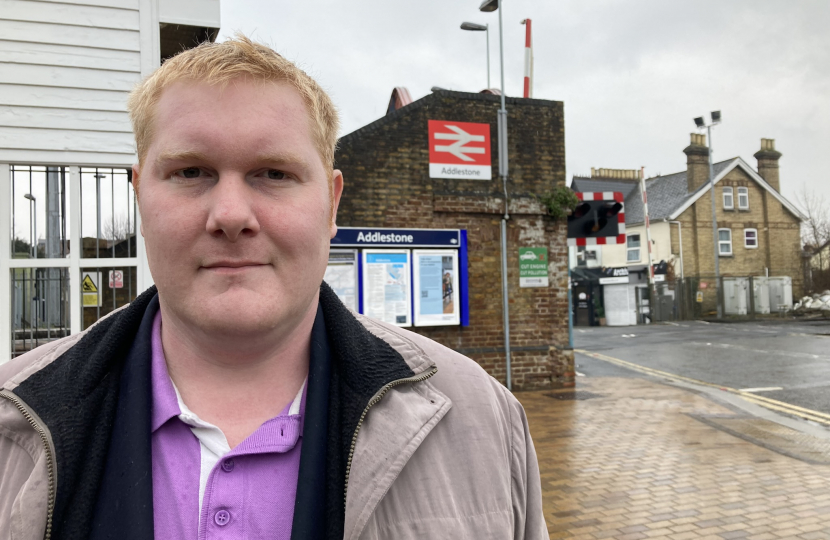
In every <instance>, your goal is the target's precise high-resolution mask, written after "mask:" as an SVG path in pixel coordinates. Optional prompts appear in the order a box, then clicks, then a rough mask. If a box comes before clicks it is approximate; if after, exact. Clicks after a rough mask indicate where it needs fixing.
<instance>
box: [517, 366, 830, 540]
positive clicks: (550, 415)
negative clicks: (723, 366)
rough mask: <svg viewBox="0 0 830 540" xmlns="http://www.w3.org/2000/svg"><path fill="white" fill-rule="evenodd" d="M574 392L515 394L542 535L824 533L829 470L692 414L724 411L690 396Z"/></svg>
mask: <svg viewBox="0 0 830 540" xmlns="http://www.w3.org/2000/svg"><path fill="white" fill-rule="evenodd" d="M586 391H587V392H589V393H593V394H598V396H597V397H593V398H590V399H586V400H558V399H553V398H551V397H549V396H550V395H551V392H525V393H518V394H517V397H518V398H519V400H520V401H521V402H522V404H523V405H524V406H525V409H526V410H527V413H528V419H529V423H530V430H531V433H532V435H533V439H534V441H535V444H536V451H537V453H538V456H539V465H540V468H541V472H542V489H543V492H544V502H545V517H546V519H547V523H548V531H549V532H550V538H551V539H559V538H571V539H574V540H598V539H603V538H616V539H621V540H637V539H648V538H658V539H666V538H671V539H674V540H700V539H712V540H722V539H733V538H747V539H749V538H751V539H756V540H777V539H781V538H793V539H803V540H814V539H830V466H826V465H824V466H822V465H812V464H809V463H805V462H803V461H800V460H797V459H794V458H791V457H787V456H784V455H781V454H779V453H776V452H773V451H771V450H767V449H765V448H763V447H760V446H757V445H755V444H752V443H750V442H746V441H745V440H743V439H740V438H737V437H734V436H732V435H729V434H727V433H724V432H722V431H720V430H718V429H715V428H713V427H710V426H709V425H707V424H704V423H702V422H700V421H698V420H695V419H694V418H692V417H690V416H688V415H689V414H704V415H705V414H715V415H717V414H722V415H724V414H726V415H728V414H734V411H732V410H730V409H728V408H726V407H724V406H721V405H719V404H717V403H715V402H713V401H711V400H709V399H707V398H706V397H705V396H703V395H699V394H696V393H694V392H690V391H686V390H683V389H679V388H676V387H672V386H668V385H663V384H659V383H656V382H652V381H648V380H643V379H630V378H591V379H584V378H580V379H579V386H578V388H577V395H580V394H579V392H586ZM560 392H561V391H557V392H555V393H556V394H559V393H560ZM565 392H568V391H565ZM560 397H561V396H560Z"/></svg>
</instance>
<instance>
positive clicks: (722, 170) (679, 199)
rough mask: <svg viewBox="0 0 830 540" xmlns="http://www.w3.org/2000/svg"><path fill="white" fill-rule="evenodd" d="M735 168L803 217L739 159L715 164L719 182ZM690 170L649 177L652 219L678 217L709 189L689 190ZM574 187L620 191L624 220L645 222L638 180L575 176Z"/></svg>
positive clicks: (648, 188)
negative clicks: (688, 175) (741, 170)
mask: <svg viewBox="0 0 830 540" xmlns="http://www.w3.org/2000/svg"><path fill="white" fill-rule="evenodd" d="M735 167H741V168H742V169H743V170H744V171H745V172H746V173H747V174H748V175H749V176H750V177H752V179H753V180H755V181H756V182H757V183H758V184H760V185H761V186H762V187H763V188H765V189H767V190H768V191H769V192H770V193H771V194H772V195H773V197H775V198H776V199H778V200H779V201H780V202H781V204H783V205H784V207H786V208H787V209H788V210H789V211H790V212H791V213H792V214H793V215H794V216H796V217H797V218H799V219H804V216H803V214H801V212H800V211H799V210H798V209H797V208H795V207H794V206H793V205H792V203H790V202H789V201H788V200H786V199H785V198H784V197H782V196H781V194H780V193H778V192H777V191H775V190H774V189H773V188H772V187H771V186H770V185H769V184H768V183H767V182H766V181H764V179H763V178H761V177H760V176H759V175H758V173H756V172H755V171H754V170H752V168H751V167H750V166H749V165H747V164H746V162H745V161H744V160H743V159H741V158H739V157H736V158H731V159H727V160H725V161H720V162H718V163H715V164H713V165H712V168H713V172H714V175H715V183H716V184H717V183H718V182H719V181H720V180H721V179H722V178H723V177H724V176H726V175H727V174H728V173H729V172H730V171H731V170H733V169H734V168H735ZM686 172H687V171H681V172H678V173H674V174H666V175H661V176H655V177H653V178H647V179H646V191H647V192H648V214H649V218H650V219H651V221H657V220H674V219H677V217H678V216H680V214H682V213H683V212H684V211H685V210H686V209H687V208H689V207H690V206H691V205H692V204H694V202H695V201H697V200H698V199H699V198H700V197H702V196H703V195H704V194H705V193H708V192H709V184H708V183H706V184H704V185H702V186H701V187H699V188H698V189H697V190H695V191H694V192H692V193H689V184H688V180H687V177H686ZM571 188H572V189H573V190H574V191H577V192H588V191H620V192H622V194H623V197H624V198H625V223H626V224H627V225H628V224H631V225H633V224H638V223H643V222H644V221H645V219H644V215H643V198H642V196H641V195H640V183H639V182H630V181H629V182H624V181H619V180H612V179H608V180H603V179H597V178H584V177H576V176H575V177H574V178H573V182H572V183H571Z"/></svg>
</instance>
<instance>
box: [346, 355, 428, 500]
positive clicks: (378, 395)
mask: <svg viewBox="0 0 830 540" xmlns="http://www.w3.org/2000/svg"><path fill="white" fill-rule="evenodd" d="M437 372H438V368H437V367H433V368H432V369H431V370H430V371H428V372H426V373H422V374H421V375H416V376H415V377H407V378H405V379H397V380H394V381H392V382H390V383H387V384H386V385H384V386H383V387H382V388H381V389H380V390H378V391H377V393H376V394H375V395H374V396H373V397H372V399H370V400H369V403H367V404H366V408H365V409H363V412H362V413H361V415H360V419H359V420H358V421H357V427H356V428H355V430H354V435H352V444H351V446H350V447H349V460H348V461H347V462H346V485H345V486H344V488H343V506H344V507H345V506H346V493H347V492H348V491H349V474H350V473H351V470H352V458H353V457H354V447H355V444H357V434H358V432H360V426H362V425H363V419H364V418H366V413H368V412H369V409H371V408H372V407H373V406H374V405H376V404H377V403H378V402H379V401H380V400H381V399H383V396H384V395H386V392H388V391H389V389H390V388H392V387H394V386H398V385H399V384H404V383H418V382H421V381H425V380H427V379H429V378H430V377H432V376H433V375H435V374H436V373H437Z"/></svg>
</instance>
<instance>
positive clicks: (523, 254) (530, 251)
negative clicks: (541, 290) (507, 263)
mask: <svg viewBox="0 0 830 540" xmlns="http://www.w3.org/2000/svg"><path fill="white" fill-rule="evenodd" d="M549 284H550V282H549V281H548V248H543V247H541V248H539V247H520V248H519V287H547V286H548V285H549Z"/></svg>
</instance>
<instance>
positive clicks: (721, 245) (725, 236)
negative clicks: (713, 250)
mask: <svg viewBox="0 0 830 540" xmlns="http://www.w3.org/2000/svg"><path fill="white" fill-rule="evenodd" d="M718 253H720V254H721V256H729V255H732V229H718Z"/></svg>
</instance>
